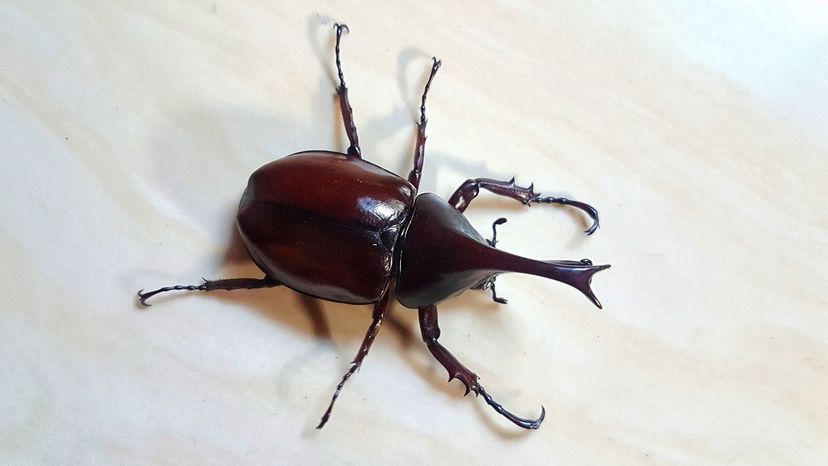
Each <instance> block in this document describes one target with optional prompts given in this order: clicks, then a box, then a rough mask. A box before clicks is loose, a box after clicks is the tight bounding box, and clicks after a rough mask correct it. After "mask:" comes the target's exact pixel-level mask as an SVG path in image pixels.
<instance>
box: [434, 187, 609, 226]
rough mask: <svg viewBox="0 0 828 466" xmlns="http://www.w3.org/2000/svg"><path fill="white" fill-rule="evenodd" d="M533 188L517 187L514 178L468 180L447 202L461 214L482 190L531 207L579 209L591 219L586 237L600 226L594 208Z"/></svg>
mask: <svg viewBox="0 0 828 466" xmlns="http://www.w3.org/2000/svg"><path fill="white" fill-rule="evenodd" d="M534 186H535V185H534V183H533V184H531V185H529V187H528V188H524V187H521V186H518V185H516V184H515V179H514V178H512V179H511V180H509V181H498V180H493V179H490V178H475V179H468V180H466V181H464V182H463V184H461V185H460V187H459V188H457V190H456V191H454V194H452V195H451V198H449V201H448V202H449V204H451V205H452V206H454V208H455V209H457V210H459V211H460V212H463V211H465V210H466V208H467V207H468V206H469V204H471V201H472V200H474V198H476V197H477V195H478V194H480V189H481V188H482V189H485V190H486V191H489V192H491V193H493V194H497V195H498V196H504V197H509V198H512V199H514V200H516V201H518V202H520V203H522V204H523V205H527V206H529V205H532V204H533V203H534V204H561V205H568V206H572V207H575V208H576V209H580V210H582V211H584V212H586V214H587V215H589V217H590V218H591V219H592V226H590V227H589V228H587V229H586V231H585V233H586V234H588V235H591V234H593V233H595V230H597V229H598V227H599V226H600V224H599V222H598V211H597V210H595V207H592V206H591V205H589V204H586V203H583V202H579V201H573V200H571V199H567V198H565V197H552V196H548V197H541V195H540V193H536V192H535V191H534Z"/></svg>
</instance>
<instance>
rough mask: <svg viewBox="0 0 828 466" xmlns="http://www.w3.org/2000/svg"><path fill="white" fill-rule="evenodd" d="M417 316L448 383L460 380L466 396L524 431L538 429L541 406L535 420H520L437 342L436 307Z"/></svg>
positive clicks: (425, 338) (542, 415)
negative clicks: (476, 398) (479, 399)
mask: <svg viewBox="0 0 828 466" xmlns="http://www.w3.org/2000/svg"><path fill="white" fill-rule="evenodd" d="M419 314H420V331H421V332H422V335H423V340H424V341H425V342H426V345H428V349H429V351H431V354H433V355H434V358H435V359H437V361H438V362H439V363H440V364H441V365H442V366H443V367H445V368H446V370H447V371H448V373H449V382H451V380H452V379H458V380H460V381H461V382H463V385H465V386H466V393H465V394H466V395H468V394H469V391H473V392H474V393H475V395H479V396H482V397H483V399H484V400H486V403H488V405H489V406H491V407H492V408H494V410H495V411H497V412H498V413H500V414H501V415H502V416H503V417H505V418H506V419H508V420H510V421H512V422H513V423H514V424H515V425H517V426H519V427H523V428H524V429H537V428H538V427H540V425H541V423H542V422H543V418H544V417H545V416H546V409H545V408H544V407H543V406H541V413H540V416H538V418H537V419H527V418H522V417H519V416H516V415H514V414H512V413H510V412H509V411H507V410H506V408H504V407H503V406H502V405H501V404H500V403H498V402H496V401H495V400H494V399H492V397H491V395H489V394H488V393H487V392H486V390H485V389H484V388H483V386H482V385H480V382H479V380H478V377H477V374H475V373H474V372H472V371H470V370H469V369H468V368H466V366H464V365H463V364H461V363H460V361H458V360H457V358H455V357H454V355H452V354H451V353H450V352H449V350H447V349H446V348H445V347H444V346H443V345H441V344H440V343H439V342H438V341H437V339H438V338H440V327H439V325H437V306H434V305H433V304H432V305H430V306H426V307H421V308H420V309H419Z"/></svg>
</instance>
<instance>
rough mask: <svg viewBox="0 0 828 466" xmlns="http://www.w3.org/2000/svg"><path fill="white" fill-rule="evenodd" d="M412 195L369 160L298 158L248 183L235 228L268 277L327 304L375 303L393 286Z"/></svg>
mask: <svg viewBox="0 0 828 466" xmlns="http://www.w3.org/2000/svg"><path fill="white" fill-rule="evenodd" d="M414 195H415V190H414V187H413V186H412V185H411V184H410V183H409V182H408V181H406V180H404V179H402V178H400V177H399V176H397V175H395V174H393V173H391V172H389V171H387V170H385V169H383V168H380V167H378V166H376V165H374V164H372V163H370V162H366V161H365V160H361V159H357V158H354V157H349V156H348V155H346V154H342V153H338V152H326V151H312V152H300V153H297V154H294V155H291V156H289V157H285V158H282V159H279V160H276V161H273V162H270V163H268V164H267V165H265V166H263V167H261V168H259V169H258V170H256V171H255V172H254V173H253V174H252V175H251V176H250V181H249V182H248V185H247V189H246V190H245V192H244V195H243V196H242V199H241V203H240V205H239V213H238V218H237V220H238V227H239V231H240V233H241V236H242V239H243V240H244V244H245V246H246V247H247V250H248V252H249V253H250V256H251V257H252V258H253V260H254V261H255V262H256V264H257V265H258V266H259V267H260V268H261V269H262V270H263V271H264V272H265V273H266V274H267V275H268V276H270V277H273V278H275V279H277V280H279V281H281V282H283V283H284V284H285V285H287V286H288V287H290V288H292V289H294V290H296V291H299V292H302V293H305V294H308V295H312V296H316V297H319V298H322V299H327V300H330V301H339V302H343V303H349V304H367V303H373V302H376V301H378V300H379V299H380V297H381V296H382V294H383V292H384V291H385V289H386V287H387V285H388V281H389V279H390V278H391V270H392V265H393V258H394V247H395V245H396V242H397V239H398V237H399V234H400V230H401V228H402V226H403V224H404V222H405V221H406V214H407V212H409V211H410V209H411V207H412V205H413V203H414Z"/></svg>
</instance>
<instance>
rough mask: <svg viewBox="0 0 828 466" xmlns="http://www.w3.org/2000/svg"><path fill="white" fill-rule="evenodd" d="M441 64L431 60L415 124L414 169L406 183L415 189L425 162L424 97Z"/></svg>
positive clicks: (426, 121)
mask: <svg viewBox="0 0 828 466" xmlns="http://www.w3.org/2000/svg"><path fill="white" fill-rule="evenodd" d="M442 64H443V62H442V61H440V60H438V59H437V57H432V58H431V74H429V75H428V82H426V85H425V89H424V90H423V100H422V103H421V104H420V122H419V123H418V124H417V146H416V147H415V149H414V168H413V169H412V170H411V172H410V173H409V174H408V182H409V183H411V184H412V185H414V188H415V189H418V188H419V187H420V177H421V176H422V175H423V163H424V161H425V143H426V132H425V131H426V123H428V119H427V118H426V114H425V110H426V109H425V104H426V96H428V90H429V89H431V81H432V80H433V79H434V75H436V74H437V70H439V69H440V65H442Z"/></svg>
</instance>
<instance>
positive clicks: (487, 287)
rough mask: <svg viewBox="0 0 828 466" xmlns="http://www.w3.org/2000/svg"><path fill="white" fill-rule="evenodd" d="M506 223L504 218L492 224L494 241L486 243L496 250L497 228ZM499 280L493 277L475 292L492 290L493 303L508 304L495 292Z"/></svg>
mask: <svg viewBox="0 0 828 466" xmlns="http://www.w3.org/2000/svg"><path fill="white" fill-rule="evenodd" d="M504 223H506V219H505V218H504V217H500V218H499V219H497V220H495V221H494V222H492V239H487V240H486V242H487V243H489V246H491V247H493V248H496V247H497V226H498V225H503V224H504ZM496 279H497V275H493V276H491V277H490V278H489V279H488V280H486V281H485V282H483V284H481V285H479V286H475V287H474V288H472V289H474V290H492V301H494V302H496V303H498V304H507V303H508V302H509V301H507V300H506V299H505V298H501V297H499V296H498V295H497V291H495V280H496Z"/></svg>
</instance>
